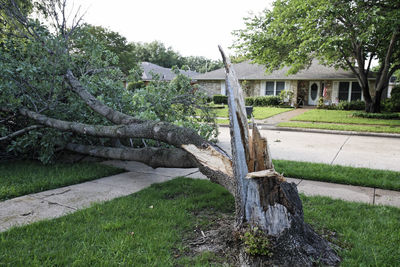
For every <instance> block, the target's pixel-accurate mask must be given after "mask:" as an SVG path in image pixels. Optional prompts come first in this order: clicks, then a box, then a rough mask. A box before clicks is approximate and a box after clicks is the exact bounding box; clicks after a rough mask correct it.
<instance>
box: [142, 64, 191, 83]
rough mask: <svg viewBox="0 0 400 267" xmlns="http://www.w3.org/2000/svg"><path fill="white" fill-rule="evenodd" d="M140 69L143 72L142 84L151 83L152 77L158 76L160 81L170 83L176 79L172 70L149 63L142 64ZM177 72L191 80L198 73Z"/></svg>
mask: <svg viewBox="0 0 400 267" xmlns="http://www.w3.org/2000/svg"><path fill="white" fill-rule="evenodd" d="M141 68H142V70H143V74H142V81H144V82H149V81H152V80H153V76H154V75H158V77H159V79H160V80H162V81H171V80H173V79H174V78H175V77H176V74H175V73H174V71H173V70H171V69H168V68H164V67H161V66H158V65H156V64H153V63H150V62H142V63H141ZM179 72H180V73H182V74H184V75H186V76H188V77H189V78H191V79H192V80H193V78H194V77H195V76H198V75H199V73H198V72H195V71H186V70H179Z"/></svg>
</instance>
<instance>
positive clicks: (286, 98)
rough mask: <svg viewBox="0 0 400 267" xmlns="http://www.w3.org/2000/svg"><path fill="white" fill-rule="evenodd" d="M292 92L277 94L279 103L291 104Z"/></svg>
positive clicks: (285, 91)
mask: <svg viewBox="0 0 400 267" xmlns="http://www.w3.org/2000/svg"><path fill="white" fill-rule="evenodd" d="M293 97H294V92H293V91H292V90H283V91H281V93H280V94H279V98H280V100H281V103H286V104H291V103H292V102H293Z"/></svg>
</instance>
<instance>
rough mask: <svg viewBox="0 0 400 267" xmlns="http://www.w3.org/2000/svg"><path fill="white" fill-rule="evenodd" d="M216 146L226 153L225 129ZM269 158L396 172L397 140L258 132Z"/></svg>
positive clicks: (399, 156)
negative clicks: (265, 141) (269, 155)
mask: <svg viewBox="0 0 400 267" xmlns="http://www.w3.org/2000/svg"><path fill="white" fill-rule="evenodd" d="M219 130H220V135H219V137H218V139H219V145H220V146H221V147H222V148H224V149H225V150H227V151H230V143H229V142H230V136H229V128H227V127H220V129H219ZM260 132H261V134H262V135H263V136H264V137H266V138H267V140H268V143H269V146H270V149H271V154H272V158H274V159H286V160H295V161H308V162H320V163H327V164H338V165H346V166H352V167H365V168H371V169H383V170H393V171H400V138H389V137H370V136H354V135H335V134H325V133H307V132H289V131H274V130H261V131H260Z"/></svg>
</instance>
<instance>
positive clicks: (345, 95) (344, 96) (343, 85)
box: [339, 82, 350, 101]
mask: <svg viewBox="0 0 400 267" xmlns="http://www.w3.org/2000/svg"><path fill="white" fill-rule="evenodd" d="M349 87H350V83H349V82H340V83H339V101H348V100H349V89H350V88H349Z"/></svg>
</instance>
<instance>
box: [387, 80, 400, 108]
mask: <svg viewBox="0 0 400 267" xmlns="http://www.w3.org/2000/svg"><path fill="white" fill-rule="evenodd" d="M383 109H384V110H386V111H389V112H399V111H400V86H399V85H397V86H395V87H394V88H393V89H392V92H391V93H390V98H388V99H385V100H384V102H383Z"/></svg>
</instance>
